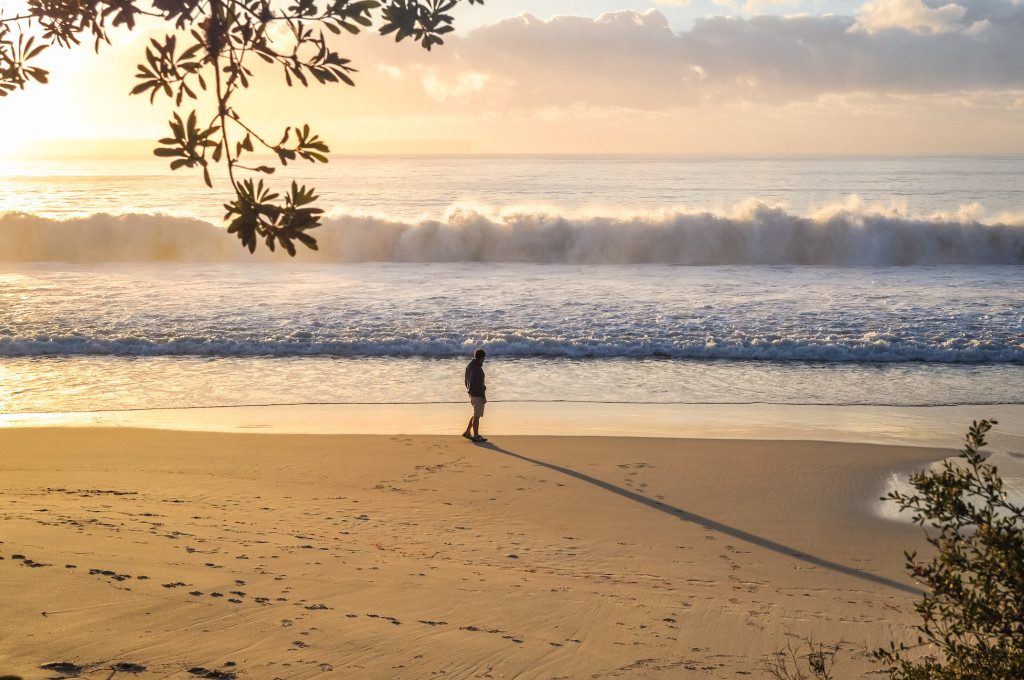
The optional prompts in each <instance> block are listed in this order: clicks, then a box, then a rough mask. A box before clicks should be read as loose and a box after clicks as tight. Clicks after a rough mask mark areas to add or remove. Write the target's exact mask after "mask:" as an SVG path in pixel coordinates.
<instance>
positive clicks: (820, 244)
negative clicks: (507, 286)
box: [0, 201, 1024, 266]
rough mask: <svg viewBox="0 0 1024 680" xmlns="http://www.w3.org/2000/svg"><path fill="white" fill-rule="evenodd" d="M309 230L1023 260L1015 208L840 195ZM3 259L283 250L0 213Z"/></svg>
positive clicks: (577, 244) (674, 252)
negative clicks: (936, 206) (917, 204)
mask: <svg viewBox="0 0 1024 680" xmlns="http://www.w3.org/2000/svg"><path fill="white" fill-rule="evenodd" d="M313 234H314V235H315V236H316V238H317V241H318V243H319V251H317V252H312V251H307V250H305V249H301V248H300V255H299V256H298V257H296V258H295V261H298V262H312V263H357V262H520V263H563V264H648V263H649V264H682V265H823V266H900V265H930V264H1010V265H1017V264H1024V217H1009V218H1004V219H1003V220H1001V221H997V222H994V223H985V222H982V221H980V220H979V219H978V218H977V217H975V216H973V215H972V214H971V212H970V211H967V212H964V213H962V214H956V215H949V214H942V215H935V216H932V217H931V218H929V219H910V218H907V217H904V216H901V215H899V214H897V213H894V212H892V211H886V212H883V211H877V210H869V209H865V208H863V207H859V206H856V205H852V206H850V205H848V206H843V207H837V208H833V209H830V210H827V211H823V212H821V213H819V214H817V215H814V216H801V215H795V214H793V213H791V212H789V211H787V210H786V209H785V208H782V207H777V206H768V205H765V204H763V203H760V202H757V201H748V202H747V203H745V204H743V205H741V206H738V207H737V208H736V209H735V210H734V211H733V212H732V213H731V214H728V215H725V214H720V213H716V212H709V211H705V212H695V211H683V210H664V211H660V212H651V213H640V214H632V215H625V216H615V217H607V216H592V215H587V216H576V215H561V214H557V213H554V212H547V211H537V210H521V211H507V212H504V213H497V212H492V211H488V210H486V209H466V208H455V209H452V210H451V211H449V214H448V215H447V216H446V217H445V218H444V219H441V220H434V219H422V220H420V221H417V222H410V221H398V220H392V219H388V218H386V217H376V216H357V215H339V216H334V217H328V218H326V219H324V220H323V226H321V227H320V228H318V229H316V230H315V231H314V232H313ZM0 239H2V242H3V244H4V246H3V248H2V249H0V261H6V262H71V263H101V262H246V261H254V260H255V261H258V262H267V261H287V260H289V258H288V256H287V255H284V254H283V253H281V252H278V253H269V252H266V249H265V248H264V247H262V244H261V246H260V247H259V248H258V249H257V251H256V253H255V254H254V255H250V254H249V253H248V251H246V250H245V249H243V248H242V247H241V245H240V244H239V242H238V240H237V239H236V238H235V237H234V236H232V235H227V234H226V233H225V232H224V231H223V230H222V229H220V228H218V227H215V226H213V225H211V224H210V223H208V222H205V221H203V220H199V219H196V218H191V217H181V216H171V215H163V214H137V213H126V214H120V215H110V214H102V213H101V214H94V215H90V216H87V217H81V218H71V219H67V220H55V219H50V218H46V217H40V216H36V215H31V214H26V213H6V214H3V215H0Z"/></svg>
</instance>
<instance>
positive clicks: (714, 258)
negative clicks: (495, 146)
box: [0, 156, 1024, 413]
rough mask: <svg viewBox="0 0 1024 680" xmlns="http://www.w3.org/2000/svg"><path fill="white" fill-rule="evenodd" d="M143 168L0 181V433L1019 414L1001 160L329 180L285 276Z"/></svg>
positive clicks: (305, 173)
mask: <svg viewBox="0 0 1024 680" xmlns="http://www.w3.org/2000/svg"><path fill="white" fill-rule="evenodd" d="M164 168H165V166H164V164H163V163H162V162H161V161H159V160H158V159H133V160H119V159H73V160H51V159H45V160H34V161H22V160H18V161H14V160H8V161H3V160H0V239H2V242H3V248H2V249H0V413H29V412H50V411H93V410H124V409H139V408H170V407H175V408H180V407H201V406H233V405H262V404H334V403H443V402H456V401H462V400H463V399H464V395H465V388H464V387H463V385H462V369H463V366H464V364H465V362H466V361H467V360H468V358H469V355H470V354H471V353H472V350H473V349H474V348H476V347H478V346H482V347H485V348H487V349H488V353H489V360H488V363H487V365H486V369H487V374H488V384H489V386H490V389H489V397H490V398H491V399H492V400H495V401H520V402H551V401H578V402H603V403H607V402H613V403H632V404H644V403H658V404H679V405H680V406H681V407H684V406H685V405H686V404H739V403H767V404H823V405H833V404H834V405H853V404H874V405H891V406H928V405H962V404H1022V403H1024V267H1022V266H1021V265H1022V264H1024V156H891V157H871V156H799V157H790V156H787V157H768V156H754V157H737V156H721V157H720V156H501V157H497V156H495V157H476V156H466V157H337V158H334V159H333V160H332V162H331V163H330V164H328V165H320V166H312V165H308V166H299V167H297V168H295V169H292V170H291V171H290V172H291V174H286V175H284V176H283V177H276V176H275V177H273V178H271V181H272V182H275V183H277V185H279V186H281V187H282V188H283V187H284V186H286V183H287V182H289V181H290V180H292V179H295V180H296V181H298V182H299V183H300V184H307V185H311V186H315V187H317V189H318V190H319V193H320V195H321V206H322V207H324V208H325V209H326V210H327V216H326V218H325V220H324V226H323V227H321V228H320V229H318V230H316V231H315V232H314V235H315V236H316V237H317V238H318V240H319V241H320V246H321V249H320V251H319V252H317V253H312V252H308V251H304V252H300V253H299V255H298V256H297V257H296V258H294V259H289V258H288V257H287V256H286V255H282V254H280V253H278V254H276V255H274V256H270V255H269V254H267V253H262V252H258V253H257V256H255V257H254V256H251V255H249V254H248V252H247V251H244V250H243V249H242V248H241V246H240V245H239V243H238V241H237V240H236V239H234V238H233V237H231V236H227V235H225V234H224V233H223V232H222V231H221V230H220V229H219V228H218V226H217V225H219V220H220V218H221V217H222V209H221V206H222V204H223V203H224V201H225V200H227V199H228V198H229V196H228V195H226V194H225V193H224V192H223V187H222V190H221V191H220V192H218V191H210V190H207V189H206V188H205V186H204V185H203V183H202V180H201V178H199V177H198V176H196V175H194V174H187V173H182V172H178V173H170V172H169V171H166V170H165V169H164Z"/></svg>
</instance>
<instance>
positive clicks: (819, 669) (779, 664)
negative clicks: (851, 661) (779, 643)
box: [761, 638, 846, 680]
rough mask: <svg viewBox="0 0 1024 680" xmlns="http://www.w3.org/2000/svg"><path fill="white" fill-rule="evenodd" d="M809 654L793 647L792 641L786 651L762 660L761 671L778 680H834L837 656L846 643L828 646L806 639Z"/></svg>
mask: <svg viewBox="0 0 1024 680" xmlns="http://www.w3.org/2000/svg"><path fill="white" fill-rule="evenodd" d="M804 644H805V645H806V646H807V652H806V653H801V652H800V650H799V649H797V648H795V647H793V643H792V641H790V642H787V643H786V647H785V648H784V649H780V650H778V651H776V652H775V653H774V654H772V655H771V656H766V657H764V658H763V659H761V670H763V671H764V672H765V673H767V674H768V675H770V676H771V677H773V678H775V679H776V680H811V679H812V678H817V679H818V680H833V676H832V667H833V666H834V665H835V662H836V655H837V654H838V653H839V652H841V651H842V650H843V648H844V647H845V645H846V643H845V642H842V641H840V642H836V643H834V644H831V645H826V644H823V643H821V642H815V641H814V640H812V639H810V638H805V639H804Z"/></svg>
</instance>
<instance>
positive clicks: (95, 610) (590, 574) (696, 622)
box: [0, 427, 951, 680]
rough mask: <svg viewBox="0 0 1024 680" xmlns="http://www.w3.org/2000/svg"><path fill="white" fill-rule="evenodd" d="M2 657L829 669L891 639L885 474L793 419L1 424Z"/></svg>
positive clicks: (198, 671) (864, 662)
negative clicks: (260, 426)
mask: <svg viewBox="0 0 1024 680" xmlns="http://www.w3.org/2000/svg"><path fill="white" fill-rule="evenodd" d="M0 451H2V452H3V455H2V457H0V507H2V515H0V517H2V520H3V521H2V524H0V527H2V531H0V557H2V559H0V583H2V584H3V587H2V595H0V596H2V600H3V602H2V608H3V611H4V615H3V617H2V619H0V674H3V673H12V674H16V675H19V676H21V677H23V678H25V679H26V680H34V679H37V678H52V677H81V678H108V679H109V678H126V677H139V678H146V677H153V678H157V677H159V678H195V677H209V678H232V677H237V678H254V679H263V678H266V679H268V680H271V679H274V678H284V679H287V680H300V679H302V678H324V677H339V678H341V677H344V678H428V677H446V678H501V677H506V678H509V677H518V678H606V677H636V678H660V677H664V678H677V677H695V678H702V677H706V678H735V677H743V676H754V677H764V676H765V674H764V672H763V671H762V670H761V663H762V658H763V657H764V656H765V655H768V654H770V653H772V652H773V651H775V650H777V649H780V648H783V647H785V646H786V645H787V644H788V643H792V644H793V645H794V646H798V645H800V644H802V643H801V640H802V639H804V638H808V637H810V638H813V639H814V640H817V641H819V642H824V643H833V642H838V641H844V642H845V643H846V644H845V645H844V651H842V652H841V653H840V655H839V658H838V660H837V665H836V671H837V676H839V677H844V678H854V677H862V676H866V675H868V674H871V673H872V671H874V672H877V671H878V670H879V668H878V667H877V666H876V665H875V664H873V663H872V662H871V661H870V651H871V650H872V649H874V648H875V647H877V646H880V645H883V644H888V641H889V640H892V639H896V640H906V641H910V640H912V639H914V637H915V636H914V632H913V630H912V626H913V625H914V623H916V617H915V614H914V612H913V605H914V602H915V600H916V599H918V590H917V587H916V586H915V585H914V583H913V582H912V581H911V580H910V579H909V578H908V577H907V576H906V575H905V573H904V568H903V563H904V557H903V551H904V550H921V551H923V552H926V551H927V545H926V543H925V541H924V533H923V530H922V529H921V528H920V527H916V526H914V525H912V524H910V523H907V522H899V521H893V520H887V519H883V518H881V517H880V516H879V515H878V513H877V499H878V497H879V496H881V495H882V493H883V492H884V490H885V484H886V481H887V480H888V479H889V478H890V476H891V475H892V474H893V473H901V474H902V473H905V472H908V471H910V470H914V469H920V468H921V467H924V466H925V465H927V464H928V463H929V462H931V461H935V460H938V459H940V458H943V457H945V456H948V455H950V454H951V451H948V450H943V449H934V448H921V447H884V446H872V445H865V444H837V443H822V442H807V441H803V442H789V441H771V442H765V441H729V440H718V441H716V440H697V439H642V438H620V437H525V436H509V437H496V438H494V441H493V442H490V443H488V444H472V443H469V442H467V441H465V440H464V439H461V438H459V437H443V436H358V435H291V434H289V435H281V434H265V433H264V434H248V433H247V434H230V433H208V432H207V433H198V432H180V431H161V430H142V429H129V428H65V427H51V428H22V429H18V428H11V429H5V430H0Z"/></svg>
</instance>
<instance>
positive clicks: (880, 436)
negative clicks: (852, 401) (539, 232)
mask: <svg viewBox="0 0 1024 680" xmlns="http://www.w3.org/2000/svg"><path fill="white" fill-rule="evenodd" d="M470 412H471V410H470V407H469V404H468V402H467V403H466V404H463V403H440V404H437V403H430V404H305V405H279V406H223V407H200V408H183V409H174V408H166V409H140V410H132V411H91V412H67V413H8V414H0V431H2V430H3V429H5V428H20V427H129V428H144V429H160V430H164V429H167V430H183V431H197V432H267V433H287V434H359V435H365V434H381V435H448V434H451V435H458V434H459V433H460V432H461V431H462V428H463V427H464V425H463V423H464V422H465V420H466V418H467V417H468V415H469V413H470ZM983 418H995V419H996V420H997V421H999V425H998V426H997V427H996V428H995V429H993V431H992V432H991V434H990V436H989V441H990V448H991V449H993V450H995V449H997V448H998V449H1005V450H1008V451H1016V452H1022V451H1024V405H1015V404H1011V405H983V406H977V405H967V406H914V407H905V406H814V405H780V404H724V405H719V404H636V403H633V404H621V403H615V404H607V403H580V402H529V403H523V402H507V403H506V402H489V403H488V405H487V410H486V412H485V417H484V418H483V419H482V420H481V432H482V433H484V434H485V435H486V434H488V433H490V434H497V435H538V436H587V437H589V436H600V437H631V436H643V437H655V438H673V439H675V438H683V439H693V438H701V439H745V440H783V439H785V440H797V441H827V442H844V443H865V444H883V445H906V446H933V447H935V446H937V447H945V448H953V449H957V448H959V447H960V445H961V442H962V440H963V436H964V433H966V431H967V428H968V427H969V426H970V424H971V422H973V421H975V420H981V419H983Z"/></svg>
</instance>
